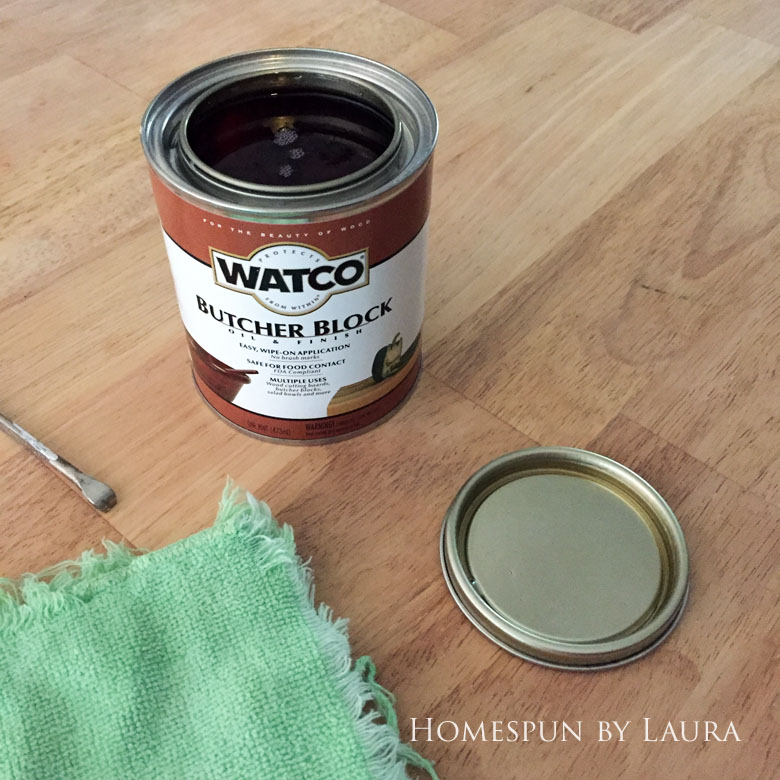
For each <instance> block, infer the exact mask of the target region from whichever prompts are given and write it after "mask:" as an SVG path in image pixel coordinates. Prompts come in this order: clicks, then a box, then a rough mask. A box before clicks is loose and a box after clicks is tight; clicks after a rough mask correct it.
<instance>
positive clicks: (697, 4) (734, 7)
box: [686, 0, 780, 46]
mask: <svg viewBox="0 0 780 780" xmlns="http://www.w3.org/2000/svg"><path fill="white" fill-rule="evenodd" d="M686 11H688V12H689V13H692V14H696V15H697V16H701V17H702V18H703V19H707V20H708V21H709V22H713V23H714V24H721V25H723V26H724V27H728V28H729V29H731V30H736V31H737V32H741V33H743V34H745V35H751V36H753V37H754V38H758V39H759V40H761V41H767V42H768V43H773V44H774V45H775V46H780V9H778V6H777V2H776V0H742V1H741V2H739V3H732V2H730V0H689V3H688V5H687V6H686Z"/></svg>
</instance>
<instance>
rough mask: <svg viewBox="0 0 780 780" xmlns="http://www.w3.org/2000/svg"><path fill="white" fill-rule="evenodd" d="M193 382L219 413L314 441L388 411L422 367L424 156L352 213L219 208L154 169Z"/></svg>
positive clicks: (257, 428)
mask: <svg viewBox="0 0 780 780" xmlns="http://www.w3.org/2000/svg"><path fill="white" fill-rule="evenodd" d="M152 184H153V187H154V190H155V197H156V199H157V205H158V208H159V211H160V217H161V222H162V227H163V232H164V239H165V245H166V249H167V252H168V257H169V260H170V264H171V271H172V274H173V280H174V284H175V287H176V295H177V298H178V302H179V309H180V312H181V317H182V321H183V323H184V327H185V329H186V335H187V343H188V346H189V350H190V356H191V358H192V366H193V374H194V376H195V381H196V384H197V386H198V388H199V390H200V391H201V393H202V394H203V396H204V398H205V399H206V401H207V402H208V403H209V404H210V405H211V406H213V407H214V409H215V410H216V411H217V412H219V414H221V415H222V416H223V417H225V418H226V419H228V420H229V421H230V422H233V423H234V424H235V425H238V426H240V427H241V428H244V429H246V430H248V431H250V432H253V433H257V434H260V435H263V436H267V437H271V438H277V439H293V440H320V439H327V438H332V437H337V436H341V435H345V434H349V433H352V432H354V431H357V430H360V429H361V428H364V427H366V426H368V425H371V424H372V423H373V422H376V421H378V420H379V419H381V418H382V417H384V416H385V415H387V414H388V413H389V412H390V411H392V410H393V409H394V408H395V407H396V406H397V405H398V404H399V403H400V402H401V401H402V400H403V399H404V397H405V396H406V395H407V394H408V393H409V391H410V390H411V388H412V386H413V385H414V382H415V380H416V377H417V375H418V373H419V370H420V363H421V353H420V330H421V327H422V319H423V303H424V281H425V256H426V235H427V229H426V219H427V213H428V205H429V197H430V166H428V167H426V168H425V169H423V171H422V172H421V173H420V175H418V176H417V178H415V179H414V181H413V182H412V183H411V184H410V185H409V186H407V187H406V188H405V189H404V190H403V191H402V192H400V193H399V194H398V195H396V196H395V197H394V198H392V199H390V200H388V201H386V202H385V203H383V204H381V205H379V206H377V207H374V208H372V209H368V210H366V211H365V212H363V213H359V214H351V215H349V216H345V217H332V218H330V219H328V220H324V221H320V222H310V223H303V224H297V225H291V224H263V223H257V222H249V221H242V220H236V219H231V218H227V217H222V216H219V215H216V214H213V213H210V212H208V211H205V210H203V209H201V208H199V207H197V206H194V205H192V204H190V203H188V202H185V201H184V200H182V199H181V198H179V197H178V196H177V195H176V194H175V193H173V192H172V191H171V190H169V189H168V188H167V187H166V186H165V185H164V184H163V183H162V182H161V181H160V180H159V179H157V178H156V177H155V176H154V175H153V176H152Z"/></svg>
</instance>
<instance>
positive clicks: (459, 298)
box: [0, 0, 780, 780]
mask: <svg viewBox="0 0 780 780" xmlns="http://www.w3.org/2000/svg"><path fill="white" fill-rule="evenodd" d="M776 11H777V8H776V3H774V2H773V0H750V1H749V2H746V3H736V2H729V0H687V2H685V1H683V0H680V1H679V2H678V1H677V0H664V2H657V3H653V2H645V1H644V0H565V2H563V3H554V2H552V1H551V0H523V1H522V2H509V1H508V0H489V1H488V2H486V3H484V4H468V3H465V2H460V1H458V2H452V3H441V2H436V0H388V1H387V2H383V1H381V0H366V1H365V2H363V1H362V0H334V2H330V3H321V2H317V0H289V2H286V3H285V4H284V5H278V4H274V5H271V4H270V3H263V4H260V5H259V6H258V5H257V4H247V3H242V2H239V0H227V1H226V2H225V3H219V4H214V3H210V2H206V0H171V1H170V2H166V3H158V2H151V0H128V2H126V3H122V4H117V3H107V2H104V0H78V2H73V3H63V2H60V0H0V99H1V100H2V102H3V105H4V111H3V113H2V116H0V131H2V132H0V166H2V170H3V174H4V176H3V183H4V186H3V191H2V195H0V224H1V225H2V230H0V251H2V256H3V266H2V269H3V281H2V283H1V284H0V304H2V305H0V333H2V334H3V339H2V351H1V352H0V355H1V357H0V409H2V410H3V411H4V412H5V413H10V414H11V415H13V416H15V417H16V418H17V419H18V420H19V422H21V423H22V424H23V425H25V426H26V427H27V428H29V429H30V430H31V431H32V432H33V433H35V434H37V435H39V436H40V437H41V438H43V439H44V440H45V441H47V442H48V443H49V444H50V445H51V446H52V447H54V448H55V449H57V450H59V451H61V452H62V454H63V455H65V456H66V457H68V458H70V459H71V460H73V461H74V462H76V463H77V464H78V465H80V466H81V467H82V468H84V469H85V470H88V471H91V472H93V473H95V474H96V475H97V476H99V477H100V478H102V479H105V480H106V481H108V482H109V483H110V484H112V486H114V487H115V489H116V490H117V493H118V495H119V504H118V506H117V507H116V509H115V510H113V511H112V512H111V513H110V514H108V515H106V516H105V517H101V516H100V515H98V514H96V513H95V512H94V511H93V510H92V509H91V508H90V507H88V506H87V505H86V504H84V503H83V502H82V501H81V500H80V499H79V498H78V497H77V496H76V495H75V494H74V493H73V492H71V491H70V490H69V489H68V487H67V486H65V484H64V483H62V482H61V481H59V480H58V479H57V478H56V477H54V476H53V475H52V474H50V473H49V472H48V471H47V470H46V469H45V467H44V466H42V465H41V464H40V463H39V462H38V461H36V460H35V459H34V458H32V457H31V456H29V455H28V454H26V453H24V452H23V451H22V450H21V449H20V448H19V447H18V445H17V444H15V443H14V442H12V441H10V440H5V439H2V440H0V474H2V477H0V485H1V488H0V574H2V575H9V576H17V575H19V574H20V573H21V572H23V571H29V570H37V569H40V568H42V567H44V566H46V565H47V564H50V563H54V562H56V561H58V560H61V559H63V558H68V557H73V556H75V555H77V554H78V553H79V552H80V551H81V550H83V549H85V548H90V547H94V546H96V545H98V544H99V542H100V540H101V538H103V537H108V538H111V539H119V538H126V539H127V540H128V541H129V542H130V543H132V544H136V545H140V546H147V547H159V546H161V545H164V544H167V543H170V542H172V541H174V540H176V539H178V538H181V537H182V536H185V535H187V534H190V533H193V532H195V531H197V530H199V529H201V528H204V527H206V526H207V525H208V524H209V523H210V522H211V521H212V519H213V517H214V514H215V511H216V504H217V501H218V499H219V495H220V491H221V489H222V486H223V484H224V480H225V477H226V475H230V476H232V477H233V478H235V479H236V480H237V481H238V482H239V483H240V484H242V485H244V486H245V487H247V488H248V489H250V490H252V491H253V492H255V493H256V495H258V496H259V497H262V498H264V499H266V500H268V501H269V502H270V504H271V506H272V508H273V509H274V511H275V512H276V514H277V515H278V517H279V518H280V519H281V520H282V521H283V522H287V523H289V524H290V525H292V526H293V527H294V529H295V531H296V535H297V539H298V544H299V547H300V551H301V553H302V555H304V556H305V557H308V556H311V557H312V565H313V568H314V570H315V573H316V579H317V582H318V596H319V597H320V598H322V599H323V600H325V601H326V602H327V603H329V604H331V605H332V606H333V607H334V609H335V611H336V612H337V614H340V615H348V616H349V617H350V618H351V634H352V641H353V644H354V649H355V652H356V653H358V654H360V653H371V654H372V655H373V656H374V657H375V659H376V661H377V663H378V665H379V668H380V672H381V674H380V678H381V680H382V682H383V683H384V684H386V685H387V686H388V687H390V688H392V689H393V690H395V691H396V693H397V694H398V698H399V704H398V707H399V716H400V723H401V730H402V734H403V735H404V736H405V737H406V738H410V737H411V736H412V731H411V721H410V719H411V718H413V717H414V718H418V719H420V718H423V719H424V718H427V717H431V718H433V719H434V722H439V721H442V720H455V721H457V722H459V723H461V724H462V723H463V722H464V721H467V720H468V721H470V722H472V723H479V722H480V721H486V722H488V725H489V723H490V721H492V720H511V719H521V720H522V719H531V720H540V719H544V720H547V721H553V720H558V721H560V720H563V719H566V720H569V721H574V720H577V719H580V720H583V721H584V728H585V735H584V738H583V741H582V743H576V742H568V743H561V742H557V743H551V744H543V743H542V744H540V743H538V742H532V743H528V744H512V743H502V742H481V741H476V742H474V741H466V742H463V741H457V742H450V743H448V742H443V741H438V740H435V741H433V742H431V743H429V744H420V743H418V744H417V746H418V747H420V748H421V749H422V750H423V752H424V753H425V754H427V755H430V756H431V757H432V758H434V759H435V760H436V761H437V768H438V770H439V772H440V775H441V777H442V778H443V780H445V779H446V780H497V779H498V778H502V779H503V778H507V779H509V778H520V777H540V778H541V777H578V778H583V780H595V779H596V778H598V779H599V780H610V779H611V778H615V779H617V778H635V777H636V778H639V777H641V778H651V777H673V778H675V780H678V779H679V780H686V778H690V779H691V780H700V779H701V778H704V777H715V776H717V777H719V778H723V780H744V778H747V777H749V778H751V779H753V778H755V779H757V780H762V778H766V779H767V780H768V779H769V778H772V777H774V776H775V774H776V768H777V766H778V765H780V756H779V755H778V752H777V744H778V741H777V723H776V720H775V717H776V713H775V710H774V709H773V707H775V705H776V701H775V692H776V690H777V646H778V641H777V638H778V626H777V618H778V609H777V604H778V599H779V598H780V583H778V570H779V567H778V562H779V561H780V551H779V550H778V534H777V523H778V520H779V519H780V517H779V516H778V515H779V514H780V513H779V512H778V507H779V506H780V464H779V463H778V449H780V448H779V447H778V444H779V443H780V427H779V426H780V423H779V421H780V389H778V388H779V386H778V376H777V367H778V363H779V362H780V354H779V353H778V344H779V343H780V324H779V323H780V317H778V309H779V308H780V307H779V306H778V303H779V302H780V285H778V271H777V267H778V266H777V260H776V258H777V253H778V250H779V249H780V232H778V231H780V227H779V224H780V173H779V172H780V99H779V98H778V95H780V66H778V64H777V63H778V62H779V61H780V28H779V27H778V18H780V17H778V15H777V12H776ZM282 45H316V46H325V47H329V46H333V47H338V48H343V49H347V50H352V51H356V52H358V53H361V54H365V55H368V56H372V57H375V58H378V59H381V60H385V61H387V62H388V63H389V64H391V65H393V66H395V67H398V68H400V69H401V70H403V71H405V72H408V73H409V74H410V75H412V76H413V77H415V78H417V79H418V80H419V82H420V83H421V84H422V86H423V87H424V88H425V89H426V90H427V91H428V92H429V93H430V94H431V96H432V98H433V99H434V102H435V103H436V106H437V108H438V110H439V113H440V117H441V137H440V144H439V147H438V150H437V170H436V176H435V191H434V207H433V212H432V220H431V241H430V246H431V258H430V273H429V277H428V287H427V290H428V292H427V312H428V316H427V320H426V325H425V342H426V344H425V352H426V358H425V359H426V368H425V369H424V372H423V376H422V379H421V381H420V383H419V386H418V388H417V390H416V391H415V392H414V394H413V395H412V397H411V398H410V399H409V401H408V402H407V403H406V404H405V405H404V406H403V408H402V409H401V410H400V411H399V412H398V414H396V415H395V416H394V417H393V418H392V420H391V421H389V422H387V423H386V424H384V425H382V426H380V427H378V428H377V429H375V430H373V431H371V432H369V433H366V434H364V435H362V436H360V437H357V438H355V439H352V440H349V441H346V442H341V443H338V444H334V445H329V446H327V447H310V448H292V447H282V446H279V445H272V444H268V443H264V442H259V441H255V440H254V439H251V438H249V437H247V436H244V435H242V434H240V433H238V432H237V431H234V430H233V429H231V428H229V427H228V426H226V425H225V424H224V423H222V422H221V421H220V420H219V419H218V418H217V417H216V416H215V415H214V414H212V413H211V412H210V411H209V410H208V409H207V408H206V407H205V405H204V404H203V403H202V402H201V401H200V399H199V398H198V397H197V394H196V392H195V390H194V388H193V386H192V381H191V377H190V374H189V367H188V362H187V356H186V350H185V346H184V336H183V331H182V328H181V325H180V323H179V319H178V314H177V311H176V305H175V298H174V293H173V285H172V283H171V281H170V274H169V271H168V269H167V264H166V261H165V259H164V249H163V245H162V241H161V238H160V232H159V225H158V222H157V218H156V213H155V210H154V205H153V202H152V197H151V192H150V188H149V184H148V178H147V174H146V166H145V163H144V160H143V158H142V154H141V150H140V145H139V143H138V123H139V120H140V116H141V113H142V111H143V109H144V107H145V105H146V102H147V101H148V100H149V99H150V98H151V97H152V95H153V94H154V93H155V92H156V91H157V90H158V89H159V88H160V87H162V86H163V85H164V84H165V83H166V82H167V81H168V80H170V79H171V78H173V77H175V76H177V75H179V74H180V73H181V72H183V71H184V70H185V69H187V68H189V67H191V66H194V65H197V64H200V63H201V62H203V61H205V60H208V59H210V58H212V57H217V56H220V55H223V54H227V53H230V52H234V51H238V50H242V49H251V48H258V47H262V46H282ZM535 443H543V444H552V443H556V444H569V445H579V446H585V447H590V448H593V449H596V450H598V451H601V452H604V453H605V454H607V455H610V456H612V457H614V458H616V459H618V460H620V461H622V462H624V463H626V464H628V465H629V466H631V467H633V468H635V469H636V470H637V471H638V472H639V473H640V474H642V475H643V476H644V477H646V478H647V479H648V480H649V481H650V482H651V483H652V484H654V485H655V486H657V487H658V489H659V490H660V491H661V492H662V494H663V495H664V496H665V497H666V498H667V500H668V502H669V503H670V505H671V506H672V507H673V508H674V509H675V511H676V512H677V513H678V516H679V517H680V521H681V523H682V526H683V528H684V530H685V533H686V537H687V539H688V543H689V548H690V553H691V562H692V595H691V600H690V604H689V606H688V609H687V611H686V613H685V615H684V617H683V620H682V622H681V624H680V626H679V627H678V628H677V629H676V631H675V633H674V634H673V635H672V636H671V637H670V639H669V640H668V641H667V642H666V643H664V644H663V645H662V646H661V647H660V648H659V649H658V650H657V651H656V652H654V653H653V654H652V655H651V656H649V657H648V658H647V659H645V660H643V661H640V662H638V663H635V664H632V665H629V666H626V667H624V668H621V669H616V670H613V671H610V672H605V673H600V674H575V673H564V672H555V671H552V670H548V669H544V668H541V667H536V666H533V665H531V664H529V663H526V662H523V661H520V660H518V659H516V658H514V657H512V656H510V655H509V654H507V653H505V652H504V651H502V650H500V649H499V648H497V647H495V646H493V645H492V644H491V643H490V642H488V641H487V640H486V639H485V638H483V637H482V635H481V634H479V632H477V631H475V630H474V629H473V628H472V627H471V625H470V624H469V623H468V621H467V620H466V619H465V618H464V617H463V616H462V615H461V613H460V612H459V610H458V608H457V607H456V605H455V604H454V602H453V601H452V599H451V598H450V596H449V594H448V592H447V589H446V586H445V584H444V581H443V578H442V576H441V574H440V569H439V561H438V544H437V541H438V533H439V529H440V523H441V518H442V516H443V514H444V512H445V511H446V508H447V506H448V504H449V502H450V501H451V500H452V498H453V496H454V494H455V493H456V492H457V489H458V487H459V486H460V485H461V484H462V482H463V481H464V480H465V479H466V478H467V477H468V476H469V475H470V474H471V473H472V472H473V471H474V470H475V469H476V468H477V467H479V466H480V465H481V464H483V463H485V462H486V461H488V460H490V459H491V458H493V457H495V456H497V455H499V454H501V453H504V452H507V451H510V450H513V449H518V448H521V447H525V446H531V445H533V444H535ZM643 717H651V718H652V719H654V720H657V721H659V722H660V721H664V722H665V721H666V720H667V719H670V720H674V721H679V720H680V719H687V720H690V721H692V720H700V721H703V720H717V721H719V722H721V723H723V726H724V727H725V724H726V723H727V722H728V721H731V720H733V721H734V723H735V725H736V727H737V730H738V733H739V735H740V737H741V738H742V742H740V743H733V742H730V743H723V744H720V743H706V744H702V743H696V744H686V743H673V744H669V743H645V742H643V741H642V740H641V739H631V740H628V741H627V742H625V743H599V742H597V741H596V739H595V738H594V737H593V735H592V733H591V732H592V729H593V724H594V722H595V720H597V719H610V720H629V719H630V720H632V721H634V722H637V721H641V718H643ZM588 729H590V730H591V732H588V731H587V730H588Z"/></svg>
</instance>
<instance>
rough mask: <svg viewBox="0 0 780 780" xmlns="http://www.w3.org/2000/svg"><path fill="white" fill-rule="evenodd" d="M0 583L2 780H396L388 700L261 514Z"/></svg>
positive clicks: (398, 751) (226, 517)
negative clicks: (157, 545)
mask: <svg viewBox="0 0 780 780" xmlns="http://www.w3.org/2000/svg"><path fill="white" fill-rule="evenodd" d="M105 546H106V553H105V554H104V555H103V554H100V555H97V554H95V553H93V552H92V551H88V552H86V553H84V554H83V555H82V556H81V558H80V559H79V560H77V561H74V562H70V563H64V564H60V565H59V566H57V567H53V569H50V570H48V571H47V572H43V573H42V574H40V575H37V576H33V575H26V576H25V577H24V578H22V580H20V581H18V582H12V581H10V580H0V778H2V780H7V779H11V778H12V779H13V780H17V778H18V779H20V780H21V779H23V780H50V779H51V780H53V778H57V779H58V780H71V779H72V780H91V778H95V779H96V780H97V779H98V778H99V780H106V779H107V778H122V779H123V780H125V779H130V780H132V779H133V778H154V779H155V780H161V779H162V780H165V779H167V778H187V780H197V779H198V778H229V779H230V780H242V779H243V778H246V779H247V780H249V779H250V778H268V779H269V780H363V779H365V780H396V779H398V780H400V778H406V777H408V774H407V768H408V767H409V766H419V767H423V768H425V769H426V770H427V771H429V772H430V773H431V775H432V776H434V777H435V775H433V772H432V769H431V767H430V764H429V763H428V762H426V761H425V760H424V759H422V758H420V757H419V756H418V755H417V754H416V753H415V752H414V751H413V750H412V749H411V748H410V747H409V746H408V745H404V744H401V742H400V741H399V738H398V733H397V723H396V720H395V715H394V713H393V709H392V700H391V697H390V695H389V694H388V692H387V691H385V690H384V689H383V688H381V687H380V686H379V685H378V684H377V683H376V681H375V680H374V677H373V675H374V669H373V665H372V664H371V662H370V660H369V659H367V658H363V659H359V660H358V662H357V663H355V664H353V663H352V662H351V660H350V650H349V643H348V640H347V635H346V621H343V620H335V621H334V620H333V619H332V616H331V614H330V610H329V609H328V608H327V607H324V606H322V605H321V606H320V607H319V608H315V607H314V605H313V590H312V587H311V576H310V572H309V570H308V569H307V567H306V566H305V565H304V564H302V563H301V561H300V559H299V558H298V557H297V554H296V552H295V544H294V540H293V534H292V530H291V529H290V528H289V527H288V526H284V527H282V528H280V527H279V526H278V525H277V524H276V522H275V521H274V520H273V518H272V517H271V514H270V512H269V511H268V508H267V507H266V506H265V505H264V504H259V503H258V502H257V501H255V500H254V499H253V498H252V497H251V496H247V498H246V501H243V502H241V503H237V500H236V492H235V491H233V492H226V494H225V496H224V497H223V501H222V504H221V505H220V512H219V516H218V518H217V521H216V523H215V525H214V526H213V527H212V528H209V529H207V530H205V531H202V532H201V533H198V534H196V535H194V536H191V537H189V538H187V539H184V540H182V541H179V542H177V543H175V544H172V545H170V546H169V547H166V548H164V549H162V550H158V551H155V552H150V553H145V554H142V555H140V554H137V553H136V552H135V551H132V550H129V549H127V548H125V547H123V546H120V545H115V544H112V543H110V542H106V543H105Z"/></svg>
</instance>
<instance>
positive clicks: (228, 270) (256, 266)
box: [211, 244, 368, 314]
mask: <svg viewBox="0 0 780 780" xmlns="http://www.w3.org/2000/svg"><path fill="white" fill-rule="evenodd" d="M211 263H212V266H213V268H214V280H215V281H216V283H217V284H218V285H220V286H221V287H226V288H227V289H228V290H235V291H236V292H240V293H247V294H249V295H251V296H252V297H253V298H254V299H255V300H256V301H257V302H258V303H259V304H261V305H262V306H265V307H266V308H267V309H269V310H270V311H274V312H278V313H280V314H305V313H306V312H309V311H313V310H314V309H318V308H319V307H320V306H322V305H323V304H324V303H325V302H326V301H327V300H328V299H329V298H330V297H331V295H336V294H337V293H343V292H347V291H348V290H355V289H357V288H358V287H362V286H363V285H366V284H368V251H367V250H365V249H364V250H362V251H360V252H355V253H354V254H351V255H346V256H342V257H335V258H331V257H328V256H327V255H326V254H323V253H322V252H320V251H318V250H317V249H316V248H315V247H313V246H306V245H305V244H271V245H270V246H265V247H262V248H260V249H257V250H256V251H255V252H253V253H252V254H251V255H250V256H249V257H239V256H237V255H231V254H230V253H228V252H223V251H220V250H218V249H211Z"/></svg>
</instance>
